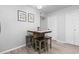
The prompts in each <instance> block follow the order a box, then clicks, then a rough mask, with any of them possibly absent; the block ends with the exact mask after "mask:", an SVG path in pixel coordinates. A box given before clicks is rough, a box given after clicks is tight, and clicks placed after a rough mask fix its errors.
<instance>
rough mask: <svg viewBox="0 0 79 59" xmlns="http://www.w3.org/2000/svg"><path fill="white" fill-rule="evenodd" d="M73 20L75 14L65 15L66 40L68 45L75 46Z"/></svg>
mask: <svg viewBox="0 0 79 59" xmlns="http://www.w3.org/2000/svg"><path fill="white" fill-rule="evenodd" d="M73 20H74V13H73V12H69V13H66V14H65V33H66V36H65V39H66V42H67V43H70V44H74V35H73V34H74V32H73Z"/></svg>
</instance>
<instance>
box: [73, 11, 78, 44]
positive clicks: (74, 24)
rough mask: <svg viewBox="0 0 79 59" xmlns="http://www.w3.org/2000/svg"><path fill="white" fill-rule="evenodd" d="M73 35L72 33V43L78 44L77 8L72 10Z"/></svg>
mask: <svg viewBox="0 0 79 59" xmlns="http://www.w3.org/2000/svg"><path fill="white" fill-rule="evenodd" d="M73 35H74V44H75V45H79V11H78V10H76V11H75V12H74V20H73Z"/></svg>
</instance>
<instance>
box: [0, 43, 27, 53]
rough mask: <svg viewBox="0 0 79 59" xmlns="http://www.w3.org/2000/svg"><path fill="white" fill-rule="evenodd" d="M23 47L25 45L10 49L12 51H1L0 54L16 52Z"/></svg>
mask: <svg viewBox="0 0 79 59" xmlns="http://www.w3.org/2000/svg"><path fill="white" fill-rule="evenodd" d="M24 46H26V44H23V45H21V46H18V47H16V48H12V49H9V50H5V51H2V52H0V54H4V53H7V52H10V51H13V50H16V49H18V48H21V47H24Z"/></svg>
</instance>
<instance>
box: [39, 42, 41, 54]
mask: <svg viewBox="0 0 79 59" xmlns="http://www.w3.org/2000/svg"><path fill="white" fill-rule="evenodd" d="M40 53H41V42H39V54H40Z"/></svg>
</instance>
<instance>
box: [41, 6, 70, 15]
mask: <svg viewBox="0 0 79 59" xmlns="http://www.w3.org/2000/svg"><path fill="white" fill-rule="evenodd" d="M70 6H71V5H46V6H44V7H43V8H42V9H40V11H41V12H44V13H46V14H48V13H51V12H54V11H56V10H60V9H63V8H66V7H70Z"/></svg>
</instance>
